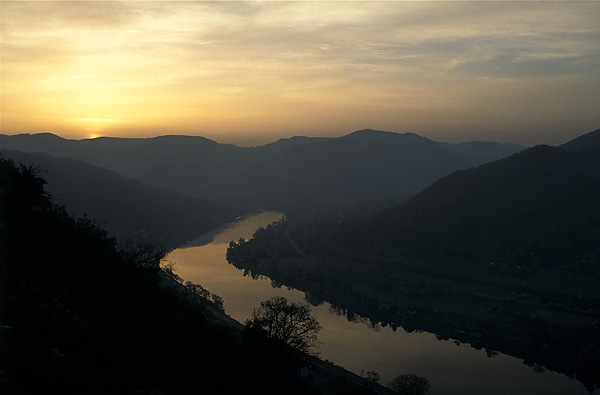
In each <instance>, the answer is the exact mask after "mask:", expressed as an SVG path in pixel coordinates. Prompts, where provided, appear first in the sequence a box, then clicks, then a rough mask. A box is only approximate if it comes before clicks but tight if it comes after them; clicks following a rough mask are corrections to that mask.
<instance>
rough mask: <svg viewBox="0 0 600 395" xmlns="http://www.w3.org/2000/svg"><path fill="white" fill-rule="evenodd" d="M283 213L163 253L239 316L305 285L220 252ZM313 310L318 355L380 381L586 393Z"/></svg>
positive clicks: (256, 216) (455, 390)
mask: <svg viewBox="0 0 600 395" xmlns="http://www.w3.org/2000/svg"><path fill="white" fill-rule="evenodd" d="M282 216H283V214H282V213H278V212H272V211H263V212H259V213H253V214H248V215H246V216H244V217H240V218H238V219H237V220H236V221H234V222H232V223H231V224H228V225H226V226H224V227H222V228H220V229H217V230H215V231H214V232H211V234H210V235H208V236H205V237H204V238H203V239H201V240H200V241H198V242H197V243H195V244H203V243H207V244H203V245H201V246H195V247H194V246H192V247H186V248H180V249H177V250H174V251H173V252H171V253H170V254H169V255H168V256H167V257H166V258H165V260H166V261H170V262H174V263H175V271H176V273H177V274H178V275H179V276H180V277H182V278H183V280H184V281H191V282H194V283H197V284H200V285H202V286H203V287H204V288H206V289H207V290H209V291H210V292H211V293H213V294H217V295H219V296H221V297H222V298H223V299H224V301H225V303H224V306H225V312H226V313H227V314H228V315H229V316H231V317H232V318H234V319H236V320H237V321H239V322H242V323H243V322H244V321H245V320H246V319H248V318H250V315H251V314H252V310H253V309H254V308H256V307H258V306H259V304H260V302H262V301H264V300H267V299H269V298H271V297H273V296H276V295H277V296H285V297H286V298H288V300H290V301H295V302H303V301H304V293H303V292H300V291H297V290H294V289H288V288H286V287H281V288H275V287H273V286H272V285H271V280H270V279H268V278H266V277H261V278H259V279H252V278H250V277H247V276H244V275H243V272H242V271H241V270H238V269H236V268H235V267H233V266H232V265H229V264H228V263H227V260H226V259H225V253H226V251H227V246H228V245H229V242H230V241H231V240H236V241H237V240H238V239H239V238H241V237H243V238H245V239H249V238H250V237H252V234H253V233H254V231H255V230H256V229H258V228H259V227H261V226H266V225H267V224H270V223H272V222H275V221H278V220H280V219H281V218H282ZM312 310H313V313H314V314H315V315H316V317H317V319H318V321H319V322H320V323H321V325H322V326H323V329H322V330H321V332H320V333H319V339H320V341H321V342H322V344H321V346H320V347H319V356H320V357H321V358H322V359H326V360H329V361H331V362H333V363H335V364H337V365H340V366H343V367H344V368H346V369H347V370H350V371H352V372H354V373H357V374H361V371H363V372H367V371H372V370H374V371H376V372H378V373H379V374H380V376H381V381H380V383H381V384H385V383H388V382H389V381H391V380H392V379H393V378H394V377H395V376H397V375H399V374H407V373H412V374H416V375H419V376H423V377H426V378H427V379H428V380H429V382H430V383H431V385H432V393H433V394H436V395H453V394H457V395H458V394H461V395H464V394H481V395H504V394H512V395H518V394H523V395H525V394H527V395H538V394H539V395H542V394H543V395H552V394H556V395H564V394H582V395H584V394H589V393H588V392H587V391H586V390H585V388H584V387H583V386H582V385H581V384H580V383H579V382H578V381H576V380H574V379H571V378H569V377H566V376H564V375H562V374H558V373H555V372H549V371H544V372H536V371H535V370H534V369H532V368H531V367H529V366H527V365H525V364H524V363H523V361H522V360H520V359H517V358H513V357H510V356H508V355H504V354H501V353H500V354H498V355H496V356H495V357H493V358H489V357H488V356H487V354H486V352H485V351H484V350H477V349H474V348H472V347H470V346H469V345H468V344H459V345H457V344H455V342H454V341H452V340H438V339H437V338H436V337H435V335H434V334H431V333H427V332H413V333H406V332H404V331H403V330H402V329H401V328H398V329H397V330H396V332H394V331H392V329H391V328H389V327H384V328H382V327H379V326H376V327H375V328H373V327H372V325H370V324H368V321H366V320H365V321H357V322H349V321H348V320H347V319H346V318H345V317H344V316H343V315H340V314H338V313H336V312H335V311H333V309H332V307H331V305H329V304H328V303H323V304H322V305H320V306H317V307H313V308H312Z"/></svg>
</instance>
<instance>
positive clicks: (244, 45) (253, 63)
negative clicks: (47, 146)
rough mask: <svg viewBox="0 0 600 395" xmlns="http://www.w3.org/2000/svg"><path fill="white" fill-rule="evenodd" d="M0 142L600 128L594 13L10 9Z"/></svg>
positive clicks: (402, 8)
mask: <svg viewBox="0 0 600 395" xmlns="http://www.w3.org/2000/svg"><path fill="white" fill-rule="evenodd" d="M0 7H1V8H0V11H1V14H0V18H1V19H0V22H1V29H2V30H1V34H2V36H1V73H2V75H1V76H2V79H1V82H0V84H1V100H2V102H1V108H0V112H1V121H0V122H1V127H2V133H5V134H16V133H37V132H44V131H47V132H52V133H55V134H58V135H61V136H63V137H67V138H87V137H90V136H98V135H103V136H121V137H149V136H157V135H164V134H190V135H201V136H205V137H208V138H211V139H213V140H216V141H219V142H229V143H235V144H239V145H255V144H263V143H266V142H270V141H274V140H275V139H277V138H280V137H289V136H293V135H309V136H340V135H344V134H347V133H350V132H352V131H354V130H357V129H363V128H373V129H383V130H388V131H397V132H406V131H410V132H414V133H417V134H421V135H423V136H426V137H429V138H432V139H434V140H439V141H466V140H494V141H501V142H517V143H522V144H538V143H548V144H560V143H562V142H564V141H567V140H568V139H570V138H572V137H575V136H577V135H579V134H582V133H585V132H588V131H591V130H594V129H597V128H599V127H600V23H598V21H600V2H598V1H590V2H567V1H561V2H545V1H542V2H526V1H520V2H488V1H471V2H469V1H467V2H438V1H434V2H421V1H416V2H404V1H387V2H379V1H376V2H374V1H373V2H368V1H353V2H344V1H324V2H302V1H300V2H287V1H270V2H263V1H252V2H229V1H216V2H203V1H193V2H192V1H184V2H180V1H110V2H104V1H47V2H45V1H31V2H30V1H1V2H0Z"/></svg>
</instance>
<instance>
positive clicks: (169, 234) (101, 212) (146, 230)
mask: <svg viewBox="0 0 600 395" xmlns="http://www.w3.org/2000/svg"><path fill="white" fill-rule="evenodd" d="M0 155H2V156H3V157H5V158H9V159H12V160H14V161H16V162H18V163H22V164H24V165H25V166H34V167H39V168H40V170H41V171H43V172H44V178H45V179H46V181H47V186H46V190H47V191H48V193H50V195H51V196H52V198H53V202H54V203H55V204H59V205H64V206H66V207H67V210H68V211H69V213H70V214H71V215H73V216H76V217H80V216H82V215H84V214H85V215H87V216H88V217H89V218H90V219H92V220H94V221H96V222H98V223H101V224H102V226H103V227H104V229H106V230H107V231H108V233H109V235H111V236H113V237H116V238H117V239H118V240H119V242H120V243H126V242H130V241H142V242H144V243H148V244H153V245H158V246H164V247H165V248H173V247H175V246H177V245H181V244H183V243H184V242H185V241H187V240H190V239H192V238H194V237H196V236H199V235H201V234H203V233H204V232H207V231H208V230H210V229H213V228H214V227H215V226H216V225H219V224H220V223H222V222H223V221H225V220H226V219H228V218H230V217H231V216H232V214H233V212H232V211H231V210H228V209H225V208H223V207H219V206H217V205H215V204H213V203H210V202H207V201H203V200H200V199H198V198H192V197H188V196H183V195H180V194H178V193H175V192H173V191H170V190H168V189H166V188H161V187H155V186H150V185H147V184H144V183H142V182H139V181H135V180H131V179H127V178H125V177H123V176H121V175H119V174H117V173H115V172H112V171H110V170H106V169H102V168H99V167H96V166H93V165H90V164H88V163H86V162H82V161H78V160H74V159H68V158H61V157H54V156H50V155H47V154H26V153H23V152H19V151H6V150H0Z"/></svg>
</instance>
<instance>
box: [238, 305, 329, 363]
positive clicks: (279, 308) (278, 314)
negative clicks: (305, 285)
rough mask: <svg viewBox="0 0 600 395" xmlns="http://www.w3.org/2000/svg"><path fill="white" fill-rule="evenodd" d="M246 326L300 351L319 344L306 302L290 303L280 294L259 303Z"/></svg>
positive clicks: (317, 326) (314, 319)
mask: <svg viewBox="0 0 600 395" xmlns="http://www.w3.org/2000/svg"><path fill="white" fill-rule="evenodd" d="M246 326H247V327H248V328H251V329H256V330H258V331H260V332H263V333H265V334H266V335H267V336H268V337H270V338H273V339H276V340H279V341H281V342H283V343H285V344H287V345H288V346H290V347H292V348H295V349H297V350H300V351H303V352H308V351H309V350H310V349H311V348H313V347H316V346H317V345H318V340H317V335H318V333H319V331H320V330H321V325H320V324H319V322H318V321H317V319H316V318H315V316H314V315H312V314H311V310H310V306H309V305H308V303H294V302H292V303H289V302H288V300H287V299H286V298H284V297H282V296H275V297H273V298H271V299H269V300H266V301H264V302H261V303H260V308H258V309H254V311H253V312H252V319H250V320H248V321H246Z"/></svg>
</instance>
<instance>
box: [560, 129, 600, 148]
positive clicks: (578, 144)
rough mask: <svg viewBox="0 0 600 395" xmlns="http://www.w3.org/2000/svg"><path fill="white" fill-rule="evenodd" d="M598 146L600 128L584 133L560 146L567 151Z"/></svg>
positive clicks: (599, 142) (599, 144) (599, 145)
mask: <svg viewBox="0 0 600 395" xmlns="http://www.w3.org/2000/svg"><path fill="white" fill-rule="evenodd" d="M598 147H600V129H597V130H594V131H593V132H589V133H586V134H584V135H582V136H579V137H577V138H575V139H573V140H571V141H569V142H567V143H565V144H563V145H561V146H560V148H562V149H566V150H569V151H585V150H589V149H594V148H598Z"/></svg>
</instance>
